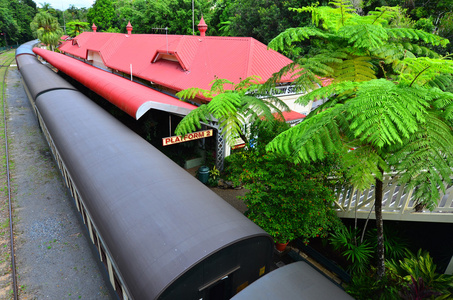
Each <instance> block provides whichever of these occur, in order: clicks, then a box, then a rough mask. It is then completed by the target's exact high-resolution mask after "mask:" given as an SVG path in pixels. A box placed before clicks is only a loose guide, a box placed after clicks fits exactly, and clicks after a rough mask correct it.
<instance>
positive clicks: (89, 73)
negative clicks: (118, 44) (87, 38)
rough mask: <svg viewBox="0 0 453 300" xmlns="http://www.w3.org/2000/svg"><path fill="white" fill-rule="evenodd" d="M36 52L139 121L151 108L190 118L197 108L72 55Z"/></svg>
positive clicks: (37, 49) (38, 49)
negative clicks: (190, 114)
mask: <svg viewBox="0 0 453 300" xmlns="http://www.w3.org/2000/svg"><path fill="white" fill-rule="evenodd" d="M33 51H34V52H35V53H36V54H38V55H40V56H41V57H42V58H44V59H45V60H46V61H47V62H49V63H50V64H51V65H52V66H54V67H55V68H57V69H58V70H60V71H62V72H63V73H65V74H67V75H68V76H70V77H72V78H74V79H75V80H77V81H78V82H80V83H81V84H83V85H84V86H86V87H87V88H89V89H90V90H92V91H93V92H95V93H97V94H98V95H100V96H102V97H104V98H105V99H107V100H108V101H109V102H111V103H112V104H114V105H115V106H117V107H118V108H120V109H121V110H123V111H124V112H126V113H127V114H129V115H130V116H132V117H134V118H135V119H137V120H138V119H139V118H140V117H141V116H143V115H144V114H145V113H146V112H147V111H148V110H150V109H157V110H161V111H167V112H171V113H176V114H181V115H187V114H188V113H189V112H190V111H192V110H193V109H195V108H196V106H195V105H192V104H189V103H186V102H183V101H180V100H178V99H176V98H174V97H172V96H169V95H167V94H164V93H161V92H158V91H156V90H153V89H151V88H149V87H146V86H144V85H141V84H138V83H136V82H133V81H130V80H127V79H125V78H122V77H120V76H117V75H114V74H111V73H109V72H107V71H104V70H101V69H98V68H96V67H93V66H91V65H88V64H86V63H84V62H82V61H79V60H77V59H74V58H71V57H69V56H66V55H63V54H59V53H56V52H52V51H48V50H44V49H40V48H34V49H33Z"/></svg>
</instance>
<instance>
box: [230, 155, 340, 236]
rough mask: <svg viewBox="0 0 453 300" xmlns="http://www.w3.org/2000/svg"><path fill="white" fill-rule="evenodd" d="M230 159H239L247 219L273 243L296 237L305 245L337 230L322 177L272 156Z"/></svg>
mask: <svg viewBox="0 0 453 300" xmlns="http://www.w3.org/2000/svg"><path fill="white" fill-rule="evenodd" d="M233 155H236V156H240V157H241V158H242V159H241V160H242V162H241V164H242V168H243V169H242V172H240V174H239V176H237V178H239V180H241V182H242V184H243V185H244V186H245V188H247V189H249V192H248V193H247V194H246V195H245V196H244V197H243V200H244V202H245V203H246V204H247V208H248V211H247V212H246V216H247V217H248V218H249V219H250V220H252V221H253V222H254V223H256V224H257V225H258V226H260V227H261V228H263V229H264V230H265V231H266V232H268V233H269V234H270V235H271V236H272V237H274V239H275V241H276V242H287V241H290V240H293V239H295V238H297V237H302V238H303V239H304V240H305V241H307V242H308V239H310V238H313V237H318V236H325V235H326V234H327V232H328V231H330V230H333V229H334V228H336V227H337V226H339V223H340V221H339V219H338V217H337V216H336V214H335V211H334V209H333V207H332V204H333V201H334V195H333V191H332V189H331V188H329V187H328V186H326V185H324V182H325V181H326V180H327V178H326V174H325V173H323V172H322V171H320V170H317V169H316V167H314V166H302V165H295V164H293V163H291V162H290V161H289V160H288V159H287V158H286V157H284V156H280V155H275V154H261V153H260V152H257V151H251V152H250V151H249V152H241V153H239V154H233ZM233 159H234V158H233ZM239 167H240V165H239Z"/></svg>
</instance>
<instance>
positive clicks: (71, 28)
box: [66, 21, 89, 37]
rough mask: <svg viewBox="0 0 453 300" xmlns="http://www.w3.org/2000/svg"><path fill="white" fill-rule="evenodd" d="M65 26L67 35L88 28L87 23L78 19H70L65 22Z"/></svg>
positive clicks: (75, 34)
mask: <svg viewBox="0 0 453 300" xmlns="http://www.w3.org/2000/svg"><path fill="white" fill-rule="evenodd" d="M66 27H67V34H68V35H69V36H72V37H74V36H77V35H79V34H81V33H82V32H84V31H87V30H89V24H88V23H87V22H80V21H71V22H68V23H66Z"/></svg>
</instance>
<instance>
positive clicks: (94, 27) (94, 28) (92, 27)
mask: <svg viewBox="0 0 453 300" xmlns="http://www.w3.org/2000/svg"><path fill="white" fill-rule="evenodd" d="M91 29H93V32H96V29H98V28H97V27H96V25H94V23H93V26H91Z"/></svg>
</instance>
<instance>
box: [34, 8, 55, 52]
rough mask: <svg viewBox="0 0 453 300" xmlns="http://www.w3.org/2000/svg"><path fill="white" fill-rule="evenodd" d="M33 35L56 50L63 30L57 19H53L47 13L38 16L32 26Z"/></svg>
mask: <svg viewBox="0 0 453 300" xmlns="http://www.w3.org/2000/svg"><path fill="white" fill-rule="evenodd" d="M30 28H31V30H32V31H33V35H34V36H35V37H37V38H38V39H39V40H40V41H41V42H42V43H44V44H46V45H49V46H51V48H52V49H54V48H55V47H56V46H57V45H58V43H59V41H60V37H61V36H62V35H63V30H62V29H61V28H60V24H59V23H58V20H57V19H56V18H55V17H52V16H51V15H50V14H49V13H47V12H42V11H41V12H40V13H38V14H36V16H35V18H34V19H33V21H32V22H31V24H30Z"/></svg>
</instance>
